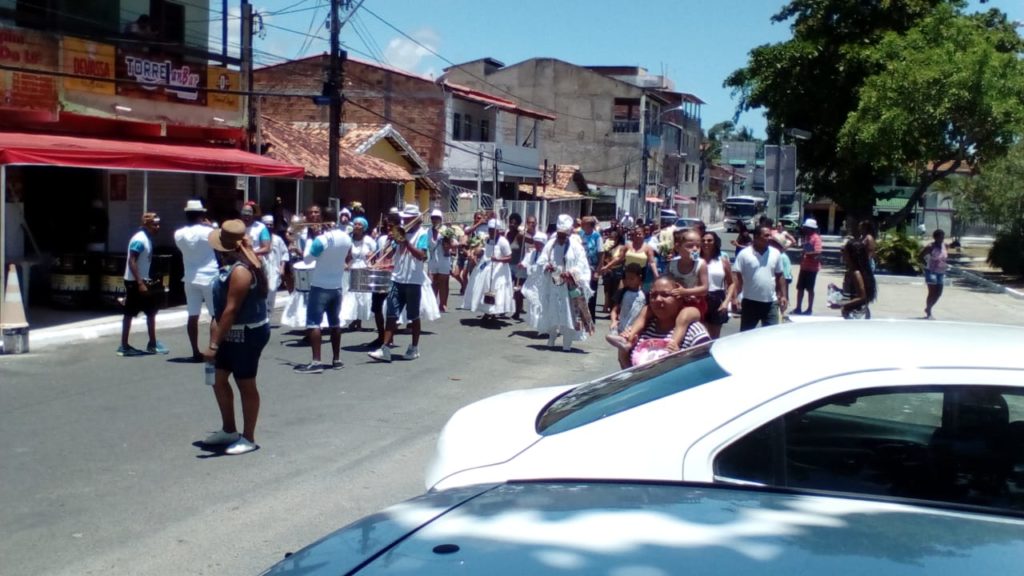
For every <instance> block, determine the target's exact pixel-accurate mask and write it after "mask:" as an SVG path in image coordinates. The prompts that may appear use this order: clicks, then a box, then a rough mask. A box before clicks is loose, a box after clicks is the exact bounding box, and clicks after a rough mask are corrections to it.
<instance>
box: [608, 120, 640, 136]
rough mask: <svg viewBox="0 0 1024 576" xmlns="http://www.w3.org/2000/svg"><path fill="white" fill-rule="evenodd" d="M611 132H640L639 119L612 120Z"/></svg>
mask: <svg viewBox="0 0 1024 576" xmlns="http://www.w3.org/2000/svg"><path fill="white" fill-rule="evenodd" d="M612 132H614V133H616V134H629V133H637V132H640V120H612Z"/></svg>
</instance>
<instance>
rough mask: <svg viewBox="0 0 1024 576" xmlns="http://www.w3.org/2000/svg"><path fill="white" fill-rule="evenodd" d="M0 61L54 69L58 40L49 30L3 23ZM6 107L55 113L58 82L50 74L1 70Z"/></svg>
mask: <svg viewBox="0 0 1024 576" xmlns="http://www.w3.org/2000/svg"><path fill="white" fill-rule="evenodd" d="M0 65H3V66H10V67H13V68H25V69H31V70H41V71H46V72H53V71H56V70H57V40H56V39H55V38H54V37H53V36H50V35H48V34H43V33H41V32H36V31H33V30H23V29H21V28H9V27H0ZM0 87H2V90H3V107H4V108H17V109H21V110H46V111H53V112H54V113H56V110H57V82H56V80H55V78H54V77H53V75H50V74H33V73H31V72H26V71H22V70H17V71H16V70H0Z"/></svg>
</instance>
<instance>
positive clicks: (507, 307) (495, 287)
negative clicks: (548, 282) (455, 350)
mask: <svg viewBox="0 0 1024 576" xmlns="http://www.w3.org/2000/svg"><path fill="white" fill-rule="evenodd" d="M487 233H488V240H487V243H486V244H484V255H483V259H482V260H481V261H480V263H479V264H477V266H476V269H474V270H473V275H474V276H475V278H471V279H470V281H469V285H470V286H471V287H472V291H471V292H469V291H467V293H466V296H467V297H468V298H470V300H469V302H468V304H469V307H470V308H469V309H470V310H471V311H473V312H483V313H484V317H483V319H484V321H490V320H493V319H494V318H495V317H496V316H498V315H503V314H512V313H514V312H515V311H516V302H515V299H514V298H513V293H512V268H511V266H510V265H509V263H510V262H511V261H512V247H511V246H510V245H509V243H508V239H507V238H505V237H504V236H503V235H501V234H498V223H497V221H496V220H494V219H491V220H490V221H488V222H487ZM490 295H493V303H488V302H485V301H484V300H485V298H486V299H488V300H490V298H489V296H490Z"/></svg>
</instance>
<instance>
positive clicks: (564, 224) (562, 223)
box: [555, 214, 573, 232]
mask: <svg viewBox="0 0 1024 576" xmlns="http://www.w3.org/2000/svg"><path fill="white" fill-rule="evenodd" d="M572 225H573V219H572V216H569V215H568V214H560V215H559V216H558V223H557V224H556V225H555V229H556V230H558V231H559V232H572Z"/></svg>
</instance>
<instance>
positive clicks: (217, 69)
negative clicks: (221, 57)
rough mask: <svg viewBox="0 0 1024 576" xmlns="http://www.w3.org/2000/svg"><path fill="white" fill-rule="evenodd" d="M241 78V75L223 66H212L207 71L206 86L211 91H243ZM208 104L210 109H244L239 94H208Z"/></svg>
mask: <svg viewBox="0 0 1024 576" xmlns="http://www.w3.org/2000/svg"><path fill="white" fill-rule="evenodd" d="M241 78H242V76H241V74H239V73H238V72H236V71H234V70H229V69H227V68H224V67H223V66H210V67H208V68H207V69H206V85H207V86H209V87H210V88H211V89H216V90H241V82H240V80H241ZM206 102H207V105H208V106H209V107H210V108H219V109H221V110H234V111H241V109H242V98H241V97H240V96H239V95H238V94H225V93H223V92H207V94H206Z"/></svg>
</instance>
